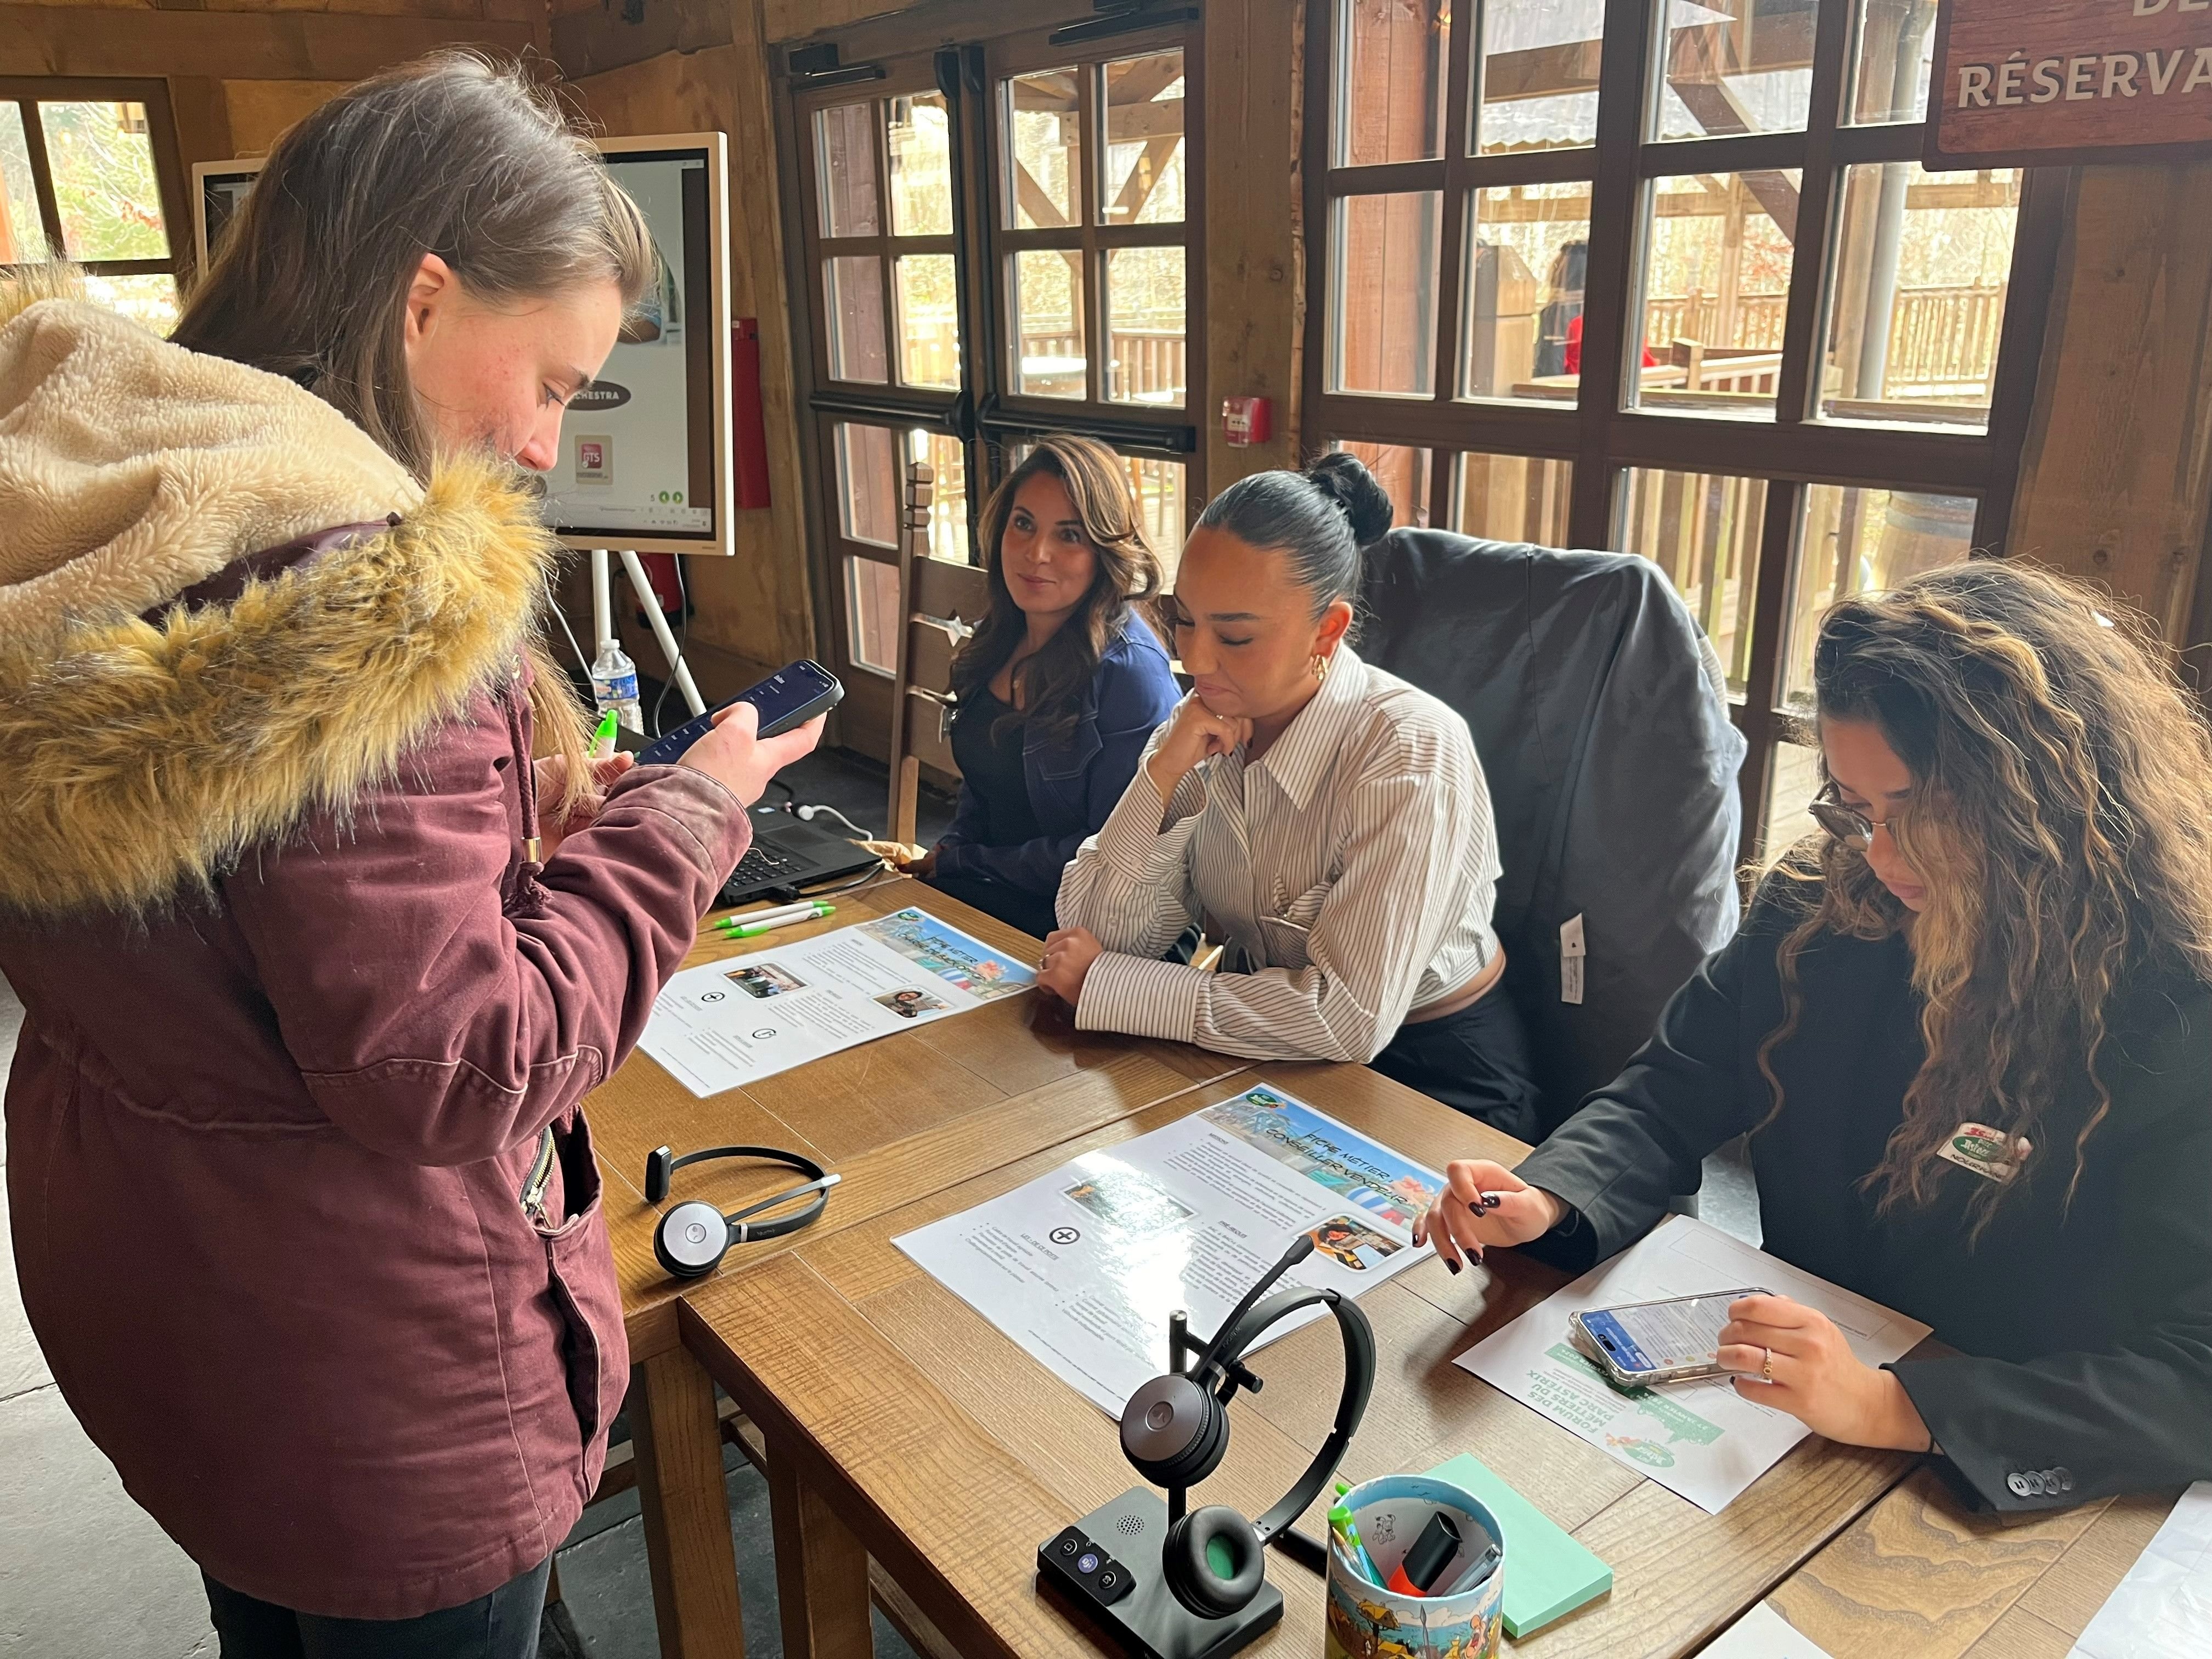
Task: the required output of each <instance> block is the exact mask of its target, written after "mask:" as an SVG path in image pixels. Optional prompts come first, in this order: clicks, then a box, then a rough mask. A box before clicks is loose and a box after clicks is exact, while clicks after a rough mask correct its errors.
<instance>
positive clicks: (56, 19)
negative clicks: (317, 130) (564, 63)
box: [0, 5, 531, 81]
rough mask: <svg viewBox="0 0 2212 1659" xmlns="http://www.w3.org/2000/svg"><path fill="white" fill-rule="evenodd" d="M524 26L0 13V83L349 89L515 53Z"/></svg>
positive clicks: (37, 10)
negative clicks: (385, 75) (432, 63)
mask: <svg viewBox="0 0 2212 1659" xmlns="http://www.w3.org/2000/svg"><path fill="white" fill-rule="evenodd" d="M530 44H531V27H530V25H529V24H527V23H513V22H500V23H495V22H482V21H447V20H445V19H441V18H423V17H380V16H373V15H360V14H348V13H343V12H305V11H288V12H237V11H194V12H182V11H164V10H155V9H149V8H142V7H137V6H132V7H104V6H41V5H0V75H74V76H171V75H183V76H214V77H216V78H217V79H221V80H227V81H357V80H359V79H361V78H362V76H368V75H374V73H375V72H376V71H377V70H381V69H387V68H389V67H390V66H391V65H392V64H397V63H403V62H404V61H405V60H406V59H408V58H413V57H416V56H418V55H419V54H421V53H422V52H430V51H433V50H435V48H437V47H439V46H489V47H491V48H493V49H495V50H497V51H502V52H520V51H521V50H522V49H523V48H524V47H526V46H529V45H530Z"/></svg>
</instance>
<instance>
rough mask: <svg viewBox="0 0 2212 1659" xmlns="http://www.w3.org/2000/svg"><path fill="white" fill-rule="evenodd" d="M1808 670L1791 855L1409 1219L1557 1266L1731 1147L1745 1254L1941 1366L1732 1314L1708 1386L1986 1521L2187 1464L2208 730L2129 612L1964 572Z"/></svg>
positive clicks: (1852, 618) (2193, 1430)
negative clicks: (1583, 1077)
mask: <svg viewBox="0 0 2212 1659" xmlns="http://www.w3.org/2000/svg"><path fill="white" fill-rule="evenodd" d="M1813 680H1814V690H1815V694H1816V698H1817V705H1818V727H1819V738H1820V751H1821V762H1822V767H1823V770H1824V772H1825V774H1826V787H1825V788H1824V789H1823V791H1822V793H1821V798H1820V800H1819V801H1817V802H1815V803H1814V808H1813V811H1814V817H1815V818H1816V819H1817V820H1818V822H1819V823H1820V827H1821V830H1822V831H1823V834H1822V836H1820V839H1819V840H1818V841H1808V842H1806V843H1804V844H1802V845H1801V846H1799V847H1798V848H1796V849H1794V850H1793V852H1792V853H1791V854H1790V856H1789V857H1788V858H1787V859H1786V860H1784V863H1783V865H1782V866H1781V867H1780V868H1778V870H1776V871H1775V872H1772V873H1771V875H1770V876H1769V877H1768V878H1766V880H1765V883H1764V884H1762V886H1761V888H1760V890H1759V896H1758V897H1757V899H1756V900H1755V901H1754V902H1753V907H1752V909H1751V913H1750V915H1748V916H1747V919H1746V921H1745V923H1744V926H1743V929H1742V931H1741V933H1740V934H1739V935H1738V937H1737V938H1736V939H1735V940H1734V941H1733V942H1732V943H1731V944H1730V945H1729V946H1728V947H1727V948H1726V949H1725V950H1723V951H1720V952H1719V953H1718V954H1717V955H1716V956H1715V957H1713V958H1712V959H1711V961H1710V962H1708V963H1706V964H1705V968H1704V969H1701V970H1700V971H1699V974H1698V975H1697V976H1696V977H1695V978H1694V979H1692V981H1691V982H1690V983H1689V984H1688V985H1686V987H1683V989H1682V991H1681V992H1680V994H1678V995H1677V996H1676V997H1675V998H1674V1001H1673V1002H1672V1003H1671V1004H1670V1005H1669V1006H1668V1009H1667V1012H1666V1013H1665V1015H1664V1016H1663V1017H1662V1020H1661V1022H1660V1026H1659V1030H1658V1033H1657V1035H1656V1036H1654V1037H1653V1039H1652V1041H1651V1042H1650V1043H1649V1044H1648V1045H1647V1046H1646V1047H1645V1048H1644V1050H1643V1051H1642V1052H1641V1053H1640V1054H1638V1055H1637V1056H1636V1058H1635V1059H1634V1060H1632V1062H1631V1063H1630V1065H1629V1066H1628V1069H1627V1070H1626V1071H1625V1072H1624V1073H1622V1074H1621V1075H1620V1078H1618V1079H1616V1080H1615V1081H1614V1082H1613V1084H1612V1085H1610V1086H1608V1087H1607V1088H1605V1089H1603V1090H1601V1091H1599V1092H1598V1093H1597V1094H1595V1096H1593V1097H1591V1098H1590V1099H1589V1101H1588V1102H1587V1103H1585V1104H1584V1105H1583V1108H1582V1109H1581V1110H1580V1111H1578V1112H1577V1113H1576V1115H1574V1116H1573V1117H1571V1118H1570V1119H1569V1120H1568V1121H1566V1122H1565V1124H1563V1125H1562V1126H1560V1127H1559V1130H1558V1131H1557V1132H1555V1133H1553V1135H1552V1136H1551V1138H1550V1139H1548V1140H1547V1141H1546V1142H1545V1143H1544V1145H1543V1146H1541V1147H1539V1148H1538V1149H1537V1150H1536V1151H1535V1152H1534V1153H1533V1154H1532V1155H1531V1156H1530V1157H1528V1158H1527V1159H1525V1160H1523V1161H1522V1164H1520V1166H1519V1168H1518V1169H1517V1170H1515V1171H1513V1172H1512V1173H1510V1174H1509V1173H1508V1172H1507V1171H1506V1170H1503V1169H1501V1168H1499V1167H1498V1165H1496V1164H1488V1163H1483V1162H1472V1161H1471V1162H1465V1163H1455V1164H1453V1165H1452V1166H1451V1170H1450V1189H1451V1190H1450V1193H1449V1194H1448V1195H1447V1196H1446V1197H1444V1198H1443V1199H1442V1200H1439V1201H1438V1203H1437V1206H1435V1207H1434V1208H1433V1209H1432V1210H1431V1212H1430V1214H1429V1216H1428V1218H1427V1219H1426V1223H1425V1229H1424V1231H1425V1235H1426V1236H1427V1237H1432V1238H1433V1239H1434V1240H1435V1243H1436V1247H1437V1251H1438V1253H1439V1254H1441V1255H1443V1257H1444V1259H1445V1261H1446V1262H1447V1263H1448V1264H1449V1265H1451V1266H1452V1267H1455V1269H1456V1267H1457V1266H1458V1264H1459V1260H1460V1258H1461V1256H1462V1255H1470V1254H1471V1255H1474V1256H1476V1257H1477V1258H1478V1259H1480V1255H1481V1252H1482V1249H1483V1248H1484V1247H1485V1246H1487V1245H1515V1244H1531V1245H1536V1246H1538V1248H1540V1249H1542V1250H1544V1251H1545V1252H1546V1253H1547V1254H1549V1255H1553V1256H1555V1257H1556V1258H1558V1259H1560V1260H1563V1261H1567V1262H1570V1263H1575V1262H1579V1263H1581V1264H1584V1265H1587V1264H1588V1263H1589V1262H1591V1261H1595V1260H1597V1259H1599V1258H1601V1257H1603V1256H1606V1255H1611V1254H1612V1253H1613V1251H1615V1250H1618V1249H1620V1248H1621V1247H1622V1246H1623V1245H1625V1244H1626V1243H1629V1242H1630V1241H1631V1240H1632V1239H1633V1238H1635V1237H1637V1236H1638V1234H1640V1233H1641V1232H1643V1231H1644V1229H1645V1228H1647V1227H1649V1226H1650V1225H1651V1224H1652V1223H1653V1222H1654V1221H1656V1219H1657V1218H1659V1216H1660V1214H1661V1213H1662V1212H1663V1210H1664V1209H1665V1207H1666V1205H1667V1199H1668V1194H1670V1193H1674V1192H1679V1191H1684V1190H1687V1189H1689V1188H1694V1187H1695V1186H1696V1185H1697V1182H1698V1176H1699V1161H1700V1160H1701V1159H1702V1158H1704V1157H1705V1154H1706V1153H1708V1152H1711V1151H1712V1150H1713V1149H1714V1148H1715V1147H1717V1146H1719V1145H1720V1144H1721V1143H1722V1142H1723V1141H1725V1140H1727V1139H1729V1138H1730V1137H1731V1136H1734V1135H1737V1134H1741V1133H1745V1132H1747V1131H1749V1132H1750V1133H1751V1135H1752V1139H1751V1147H1752V1158H1753V1166H1754V1169H1755V1171H1756V1174H1757V1178H1758V1183H1759V1207H1760V1212H1761V1216H1762V1219H1763V1221H1764V1224H1765V1248H1766V1249H1768V1250H1769V1251H1771V1252H1772V1253H1773V1254H1774V1255H1778V1256H1779V1257H1781V1258H1782V1259H1783V1260H1784V1261H1790V1262H1791V1263H1794V1264H1795V1265H1796V1266H1798V1267H1802V1268H1804V1269H1806V1270H1807V1271H1808V1272H1810V1273H1817V1274H1819V1275H1820V1277H1822V1278H1824V1279H1830V1280H1832V1281H1833V1282H1835V1283H1837V1284H1839V1285H1846V1286H1848V1287H1849V1288H1850V1289H1852V1290H1854V1291H1858V1292H1860V1293H1861V1294H1862V1295H1865V1296H1869V1297H1873V1298H1875V1300H1877V1301H1880V1302H1883V1303H1886V1304H1889V1305H1890V1306H1892V1307H1894V1308H1897V1309H1899V1310H1902V1311H1904V1312H1905V1313H1908V1314H1911V1316H1914V1317H1916V1318H1918V1319H1922V1320H1925V1321H1926V1322H1928V1323H1929V1324H1931V1325H1932V1326H1934V1327H1935V1329H1936V1335H1937V1336H1938V1337H1939V1338H1941V1339H1942V1340H1944V1341H1946V1342H1948V1343H1949V1344H1950V1345H1951V1346H1954V1348H1956V1349H1958V1350H1960V1352H1959V1354H1958V1355H1956V1356H1955V1357H1950V1358H1923V1359H1907V1360H1902V1361H1899V1362H1898V1363H1896V1364H1890V1365H1886V1366H1883V1367H1882V1368H1881V1369H1880V1370H1875V1369H1874V1368H1871V1367H1869V1366H1867V1365H1865V1364H1862V1363H1861V1362H1860V1361H1859V1360H1858V1359H1857V1358H1855V1357H1854V1356H1853V1355H1852V1353H1851V1351H1850V1348H1849V1346H1847V1345H1846V1344H1845V1343H1844V1340H1843V1338H1842V1336H1841V1335H1840V1334H1839V1333H1838V1331H1837V1329H1836V1328H1835V1327H1834V1326H1833V1325H1832V1323H1830V1322H1829V1321H1828V1320H1827V1319H1826V1317H1824V1316H1822V1315H1820V1313H1819V1312H1817V1311H1815V1310H1813V1309H1811V1308H1808V1307H1806V1306H1804V1305H1802V1304H1799V1303H1796V1302H1794V1301H1792V1300H1790V1299H1789V1298H1787V1297H1775V1296H1753V1297H1745V1298H1743V1299H1742V1300H1741V1301H1739V1302H1737V1303H1736V1304H1735V1306H1734V1307H1733V1308H1732V1309H1731V1310H1730V1314H1731V1322H1730V1323H1729V1326H1728V1327H1727V1328H1725V1329H1724V1330H1723V1332H1722V1341H1723V1347H1722V1348H1721V1350H1720V1359H1721V1363H1722V1364H1723V1365H1725V1366H1726V1367H1728V1368H1729V1370H1733V1371H1735V1372H1738V1373H1741V1375H1740V1376H1739V1377H1738V1379H1737V1381H1736V1383H1735V1387H1736V1389H1737V1390H1738V1392H1740V1393H1741V1394H1742V1395H1745V1396H1746V1397H1747V1398H1748V1399H1753V1400H1757V1401H1760V1402H1762V1403H1764V1404H1767V1405H1771V1406H1773V1407H1777V1408H1778V1409H1780V1410H1782V1411H1786V1412H1788V1413H1790V1414H1792V1415H1793V1416H1796V1417H1797V1418H1799V1419H1802V1421H1803V1422H1805V1423H1806V1424H1807V1425H1809V1426H1810V1427H1811V1428H1813V1429H1814V1431H1817V1432H1819V1433H1821V1434H1824V1435H1826V1436H1827V1437H1829V1438H1831V1439H1833V1440H1838V1441H1842V1442H1844V1443H1849V1444H1856V1445H1866V1446H1887V1447H1896V1448H1899V1449H1905V1450H1910V1451H1923V1450H1925V1451H1930V1452H1934V1453H1936V1454H1937V1455H1939V1456H1940V1457H1941V1458H1942V1460H1943V1463H1944V1466H1945V1468H1946V1471H1947V1473H1948V1474H1950V1475H1951V1476H1952V1477H1953V1478H1954V1481H1955V1482H1956V1483H1957V1484H1959V1485H1960V1486H1962V1487H1963V1489H1964V1490H1965V1491H1966V1492H1967V1493H1968V1494H1969V1495H1970V1496H1972V1497H1973V1498H1975V1499H1977V1500H1978V1501H1979V1502H1982V1503H1985V1504H1988V1505H1990V1506H1992V1507H1995V1508H1997V1509H2002V1510H2025V1509H2046V1508H2056V1507H2059V1506H2063V1505H2065V1504H2079V1503H2081V1502H2084V1501H2086V1500H2087V1499H2090V1498H2098V1497H2100V1496H2103V1495H2106V1494H2108V1493H2112V1492H2126V1491H2131V1490H2138V1489H2141V1488H2143V1487H2148V1486H2161V1485H2168V1484H2172V1483H2178V1482H2181V1481H2187V1480H2197V1479H2200V1478H2203V1477H2204V1476H2206V1475H2212V1435H2208V1434H2207V1433H2206V1431H2205V1425H2206V1423H2207V1422H2208V1421H2212V1201H2208V1200H2209V1199H2212V738H2208V733H2207V729H2206V726H2205V722H2204V720H2203V717H2202V716H2201V714H2199V712H2198V710H2197V707H2196V705H2195V703H2194V702H2193V701H2192V700H2191V697H2190V696H2189V695H2188V693H2187V692H2186V690H2185V689H2184V688H2183V686H2182V685H2181V684H2180V683H2179V680H2178V679H2177V678H2175V676H2174V674H2173V673H2172V670H2171V669H2170V667H2169V666H2168V665H2167V659H2166V654H2165V653H2164V650H2163V647H2161V646H2160V644H2159V642H2158V641H2156V639H2155V638H2154V636H2153V635H2151V634H2150V633H2149V632H2148V629H2146V628H2144V627H2142V625H2141V624H2139V623H2135V622H2132V621H2118V620H2115V619H2114V618H2113V617H2110V616H2107V615H2106V614H2103V613H2101V612H2100V611H2099V609H2098V605H2097V601H2096V600H2095V599H2094V597H2093V595H2092V594H2090V593H2089V592H2087V590H2085V589H2082V588H2081V587H2078V586H2075V585H2074V584H2072V583H2070V582H2068V581H2066V580H2063V579H2061V578H2059V577H2057V576H2052V575H2050V574H2045V573H2042V572H2039V571H2037V570H2033V569H2030V568H2023V567H2021V566H2019V565H2014V564H2008V563H2002V562H1995V561H1978V562H1972V563H1969V564H1964V565H1957V566H1953V567H1951V568H1946V569H1942V570H1936V571H1931V572H1929V573H1928V574H1925V575H1923V576H1920V577H1917V578H1916V579H1915V580H1912V581H1911V582H1910V583H1908V584H1906V585H1905V586H1904V587H1902V588H1900V589H1899V590H1898V591H1897V592H1893V593H1886V594H1869V595H1863V596H1861V597H1858V598H1855V599H1848V600H1846V601H1844V603H1842V604H1841V605H1838V606H1837V607H1836V608H1835V609H1834V610H1833V611H1831V612H1830V613H1829V614H1828V616H1827V617H1826V620H1825V621H1824V623H1822V626H1821V629H1820V639H1819V642H1818V645H1817V647H1816V648H1815V651H1814V663H1813ZM1482 1191H1490V1192H1498V1193H1503V1194H1506V1195H1505V1196H1504V1199H1503V1200H1501V1201H1500V1202H1498V1204H1497V1206H1496V1207H1494V1208H1492V1209H1491V1210H1490V1211H1489V1212H1486V1213H1481V1214H1478V1213H1476V1212H1475V1211H1474V1210H1473V1209H1471V1208H1470V1207H1469V1204H1468V1200H1469V1199H1470V1198H1471V1197H1472V1196H1473V1195H1474V1194H1476V1193H1478V1192H1482Z"/></svg>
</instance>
